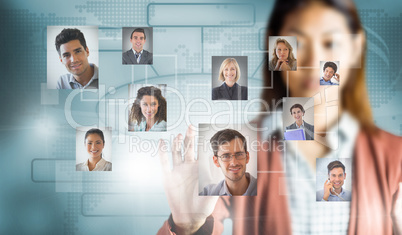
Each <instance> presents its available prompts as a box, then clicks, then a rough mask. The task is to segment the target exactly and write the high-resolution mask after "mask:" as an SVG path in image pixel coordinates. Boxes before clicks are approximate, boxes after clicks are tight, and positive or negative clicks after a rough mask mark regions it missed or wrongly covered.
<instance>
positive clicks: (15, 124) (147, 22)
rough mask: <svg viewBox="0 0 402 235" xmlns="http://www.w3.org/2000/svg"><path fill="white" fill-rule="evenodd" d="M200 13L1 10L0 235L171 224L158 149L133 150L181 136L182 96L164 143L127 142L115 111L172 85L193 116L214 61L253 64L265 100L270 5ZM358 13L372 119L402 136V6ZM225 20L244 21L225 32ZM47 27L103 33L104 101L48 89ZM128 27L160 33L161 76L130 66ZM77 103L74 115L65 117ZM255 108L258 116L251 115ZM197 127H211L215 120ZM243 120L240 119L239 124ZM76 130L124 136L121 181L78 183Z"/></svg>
mask: <svg viewBox="0 0 402 235" xmlns="http://www.w3.org/2000/svg"><path fill="white" fill-rule="evenodd" d="M191 3H192V4H195V2H191ZM203 3H205V2H204V1H203V2H202V3H200V4H201V6H200V5H180V4H175V5H173V4H170V3H167V2H166V1H163V4H158V2H154V1H147V0H141V1H138V0H137V1H133V2H129V1H123V0H121V1H118V0H116V1H111V2H110V1H87V2H81V1H78V0H73V1H60V2H59V1H48V0H36V1H24V0H14V1H9V0H6V1H3V2H2V4H1V8H0V13H1V14H0V19H1V21H0V22H1V25H2V30H1V34H0V48H1V55H2V56H1V63H0V66H1V71H2V75H1V80H2V85H1V86H0V89H1V92H0V97H1V101H2V102H1V109H0V110H1V111H2V113H1V115H0V120H1V122H0V125H1V137H0V138H1V142H0V169H1V171H0V172H1V173H0V186H1V189H0V192H1V193H0V234H155V233H156V232H157V230H158V229H159V227H160V226H161V225H162V224H163V222H164V221H165V220H166V219H167V218H168V215H169V213H170V210H169V207H168V205H167V201H166V198H165V195H164V191H163V187H162V180H161V177H162V175H161V169H160V166H159V161H158V158H157V157H156V156H155V154H154V151H153V150H154V149H152V148H151V147H150V150H149V151H145V152H144V151H143V153H138V152H140V151H135V150H132V149H130V146H131V147H133V146H134V145H135V146H138V144H137V143H138V140H139V139H141V141H144V142H147V141H148V142H147V143H149V144H150V145H152V144H153V143H155V142H156V140H157V139H158V138H165V139H169V138H171V135H172V134H177V133H183V132H184V131H185V128H186V126H187V124H188V123H186V121H185V120H183V119H181V117H180V114H181V113H183V112H185V111H186V110H185V108H186V107H185V106H183V105H180V102H179V98H177V96H175V95H174V94H170V95H167V99H168V100H169V101H170V103H169V110H168V120H169V122H179V125H178V126H176V127H172V128H171V130H170V131H169V132H168V133H164V134H162V135H160V134H159V135H158V134H148V135H134V134H130V133H125V132H124V127H123V126H122V125H123V124H122V123H123V122H122V121H121V120H124V118H125V117H124V114H125V112H126V111H125V110H123V111H121V110H118V109H119V107H118V105H115V103H114V102H124V100H127V93H128V88H127V85H128V84H131V83H137V84H143V83H149V84H167V85H168V87H173V88H175V89H177V90H178V91H180V92H181V94H182V95H183V97H184V99H185V103H186V104H188V105H191V102H192V101H194V100H195V99H197V98H200V99H206V100H208V99H210V98H209V97H210V90H211V85H210V79H211V56H221V55H247V56H248V66H249V68H248V78H249V99H253V98H258V97H259V94H260V92H261V91H262V90H261V85H262V78H261V73H260V71H261V65H262V53H263V49H262V48H263V43H264V39H263V37H264V33H265V31H264V28H265V27H266V21H267V19H268V14H269V12H270V10H271V7H272V2H271V1H261V2H253V3H242V4H245V5H236V4H238V3H240V2H234V1H220V3H222V4H218V5H212V7H211V6H209V5H205V4H204V5H203ZM226 3H227V4H226ZM172 5H173V6H174V8H168V7H171V6H172ZM357 6H358V8H359V13H360V17H361V19H362V22H363V24H364V27H365V29H366V32H367V42H368V44H367V45H368V57H367V61H366V68H367V70H366V71H367V86H368V90H369V95H370V102H371V104H372V108H373V114H374V120H375V122H376V124H377V125H378V126H380V127H381V128H383V129H385V130H387V131H389V132H391V133H393V134H396V135H402V124H401V123H402V111H401V105H400V103H399V102H400V101H401V100H402V92H401V90H402V80H401V76H402V67H401V62H402V58H401V55H402V45H401V43H400V42H401V41H402V40H401V39H402V38H401V36H402V32H401V30H400V29H401V26H402V3H401V2H395V1H391V0H385V1H381V2H378V1H373V0H371V1H357ZM208 7H209V8H208ZM166 9H169V10H166ZM172 9H175V11H177V12H180V11H185V12H186V14H187V17H189V18H190V17H191V18H192V20H191V21H190V20H189V21H185V20H181V23H180V24H178V22H180V19H174V18H172V15H174V14H175V12H174V11H173V10H172ZM207 10H208V12H206V11H207ZM210 10H212V11H213V12H209V11H210ZM216 12H218V13H219V12H222V15H223V16H230V13H233V14H234V15H236V14H237V15H241V17H240V16H239V17H238V18H232V19H231V20H227V21H225V20H223V18H222V15H220V14H214V13H216ZM239 12H242V14H238V13H239ZM228 14H229V15H228ZM48 25H97V26H99V47H100V61H99V68H100V83H101V84H102V86H101V89H100V90H99V92H98V93H93V92H84V93H80V92H75V93H74V92H71V91H57V90H47V89H46V81H47V78H46V50H47V48H46V27H47V26H48ZM130 26H144V27H146V26H150V27H154V40H153V41H154V65H153V66H139V67H135V68H134V67H132V66H123V65H121V27H130ZM70 99H71V106H69V105H67V106H66V104H70V103H69V102H70ZM210 102H211V101H210ZM239 104H240V105H238V104H235V105H233V107H232V108H233V111H234V112H233V113H238V112H237V111H238V110H243V109H244V107H245V106H246V105H247V103H246V102H243V103H239ZM227 108H228V104H227V103H225V102H222V103H216V104H214V106H213V109H212V113H215V112H216V111H218V110H222V109H227ZM258 109H259V106H258V105H255V106H253V107H251V110H254V111H258ZM117 110H118V111H117ZM191 111H204V107H203V106H201V105H197V106H196V105H194V106H193V107H192V109H191ZM70 114H71V117H73V120H74V122H75V123H71V119H70V118H69V115H70ZM106 114H107V115H106ZM122 116H123V117H122ZM226 118H227V117H226ZM220 119H225V117H218V118H217V121H222V120H220ZM190 121H191V122H194V123H198V122H204V123H207V122H209V121H210V117H209V116H197V117H193V118H192V119H191V120H190ZM241 121H242V120H241V118H240V117H237V116H235V117H234V122H235V123H236V122H241ZM77 125H86V126H89V125H96V126H102V125H104V126H111V127H112V128H113V129H114V130H115V131H114V134H113V137H114V140H113V146H114V149H113V155H114V157H113V159H114V160H113V161H114V162H113V164H114V171H113V172H112V173H110V174H109V173H106V174H105V172H94V173H95V174H85V173H81V172H79V174H78V173H77V172H75V170H74V164H75V144H76V142H75V127H76V126H77ZM122 130H123V133H122ZM130 137H132V138H130ZM130 141H131V145H130ZM135 146H134V148H135ZM142 147H143V148H147V146H142ZM148 152H149V154H148ZM151 152H152V153H151ZM127 163H128V164H127ZM125 165H127V166H129V167H127V166H125ZM118 169H121V171H120V172H122V173H119V170H118ZM116 201H117V202H116ZM123 205H124V206H123ZM226 225H228V226H226V227H228V229H227V230H225V232H226V233H228V234H230V233H231V232H230V221H228V222H227V224H226Z"/></svg>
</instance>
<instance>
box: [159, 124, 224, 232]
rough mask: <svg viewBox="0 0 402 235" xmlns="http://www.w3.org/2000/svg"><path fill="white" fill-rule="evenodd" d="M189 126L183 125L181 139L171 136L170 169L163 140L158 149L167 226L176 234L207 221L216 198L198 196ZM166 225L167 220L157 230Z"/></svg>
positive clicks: (195, 167)
mask: <svg viewBox="0 0 402 235" xmlns="http://www.w3.org/2000/svg"><path fill="white" fill-rule="evenodd" d="M193 128H194V127H192V126H190V127H189V128H188V129H187V133H186V137H185V139H184V142H183V136H182V135H181V134H179V135H178V136H176V138H175V139H174V141H173V144H172V158H173V169H172V170H171V169H170V166H169V160H168V157H169V156H168V147H167V145H166V144H165V142H164V141H162V140H160V141H159V149H158V152H159V158H160V162H161V164H162V168H163V175H164V188H165V193H166V196H167V199H168V203H169V206H170V210H171V212H172V215H171V223H173V225H172V224H170V226H171V227H172V228H173V229H174V230H175V231H174V232H175V233H176V234H194V233H196V232H197V231H198V230H199V229H200V228H201V227H202V226H203V225H204V224H205V223H206V222H207V223H208V221H207V218H208V217H209V216H210V215H211V214H212V212H213V210H214V208H215V205H216V202H217V200H218V198H219V197H210V196H198V174H197V172H198V161H197V160H195V158H194V155H195V154H194V133H193V130H192V129H193ZM182 144H183V149H182ZM182 150H183V152H182ZM182 155H184V161H182ZM209 223H210V222H209ZM212 224H213V223H212ZM168 225H169V221H167V223H165V225H164V227H162V229H161V230H160V231H159V233H160V234H163V231H166V229H167V227H166V226H168ZM207 227H208V226H207ZM209 227H210V226H209Z"/></svg>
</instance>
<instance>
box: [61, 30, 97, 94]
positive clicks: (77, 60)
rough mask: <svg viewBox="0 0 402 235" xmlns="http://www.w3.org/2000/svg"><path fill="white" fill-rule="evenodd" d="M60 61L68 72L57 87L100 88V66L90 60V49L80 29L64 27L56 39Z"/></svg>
mask: <svg viewBox="0 0 402 235" xmlns="http://www.w3.org/2000/svg"><path fill="white" fill-rule="evenodd" d="M55 45H56V50H57V52H58V53H59V59H60V62H61V63H62V64H63V65H64V66H66V69H67V71H68V72H69V73H68V74H65V75H62V76H60V78H59V80H58V81H57V87H56V88H57V89H98V67H97V66H96V65H95V64H90V63H89V62H88V56H89V49H88V47H87V43H86V41H85V37H84V34H83V33H82V32H81V31H80V30H78V29H63V30H62V31H61V32H60V33H59V34H58V35H57V37H56V40H55Z"/></svg>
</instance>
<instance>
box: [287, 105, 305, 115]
mask: <svg viewBox="0 0 402 235" xmlns="http://www.w3.org/2000/svg"><path fill="white" fill-rule="evenodd" d="M295 108H299V109H300V110H301V111H302V112H303V113H305V111H304V108H303V106H302V105H301V104H294V105H292V107H290V114H292V109H295Z"/></svg>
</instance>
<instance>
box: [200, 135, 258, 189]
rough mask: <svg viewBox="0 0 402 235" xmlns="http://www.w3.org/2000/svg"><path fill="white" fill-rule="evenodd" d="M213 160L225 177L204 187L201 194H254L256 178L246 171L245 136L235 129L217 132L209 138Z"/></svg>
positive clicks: (248, 156)
mask: <svg viewBox="0 0 402 235" xmlns="http://www.w3.org/2000/svg"><path fill="white" fill-rule="evenodd" d="M210 142H211V145H212V150H213V152H214V156H213V161H214V164H215V166H216V167H219V168H220V169H221V170H222V173H223V174H224V175H225V179H224V180H222V181H221V182H219V183H218V184H210V185H207V186H206V187H204V190H203V191H202V192H201V193H200V195H201V196H256V195H257V179H256V178H254V177H253V176H252V175H250V174H249V173H247V172H246V165H247V163H248V162H249V160H250V155H249V152H248V151H247V142H246V138H245V137H244V136H243V135H242V134H240V133H239V132H238V131H236V130H232V129H225V130H221V131H219V132H217V133H216V134H215V135H214V136H213V137H212V138H211V140H210Z"/></svg>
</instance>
